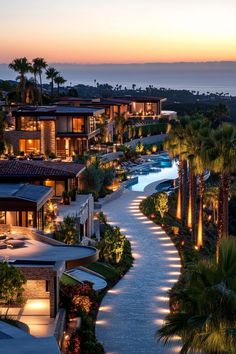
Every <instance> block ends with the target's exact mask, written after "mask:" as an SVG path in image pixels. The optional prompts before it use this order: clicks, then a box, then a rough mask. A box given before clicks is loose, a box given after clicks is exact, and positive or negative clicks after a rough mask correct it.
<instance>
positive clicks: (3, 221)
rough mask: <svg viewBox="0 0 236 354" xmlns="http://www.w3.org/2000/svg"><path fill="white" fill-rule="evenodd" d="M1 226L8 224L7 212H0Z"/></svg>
mask: <svg viewBox="0 0 236 354" xmlns="http://www.w3.org/2000/svg"><path fill="white" fill-rule="evenodd" d="M0 224H6V212H5V211H0Z"/></svg>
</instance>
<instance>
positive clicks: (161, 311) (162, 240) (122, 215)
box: [96, 190, 180, 354]
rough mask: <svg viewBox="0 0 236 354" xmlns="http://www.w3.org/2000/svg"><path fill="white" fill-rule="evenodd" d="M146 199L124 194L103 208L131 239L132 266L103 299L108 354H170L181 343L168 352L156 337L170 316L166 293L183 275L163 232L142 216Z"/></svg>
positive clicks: (100, 326)
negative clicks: (140, 207)
mask: <svg viewBox="0 0 236 354" xmlns="http://www.w3.org/2000/svg"><path fill="white" fill-rule="evenodd" d="M143 198H145V194H143V193H140V192H133V191H129V190H125V192H124V193H123V195H122V196H121V197H120V198H119V199H117V200H114V201H112V202H110V203H109V204H107V205H106V206H105V207H104V213H105V214H106V215H107V216H108V221H109V222H110V223H113V224H114V225H118V226H120V228H121V231H122V232H123V233H124V234H126V235H127V237H128V238H129V240H130V242H131V244H132V250H133V256H134V258H135V262H134V266H133V268H131V270H130V271H129V272H128V273H127V274H126V275H125V276H124V278H123V279H122V280H121V281H120V282H119V283H118V284H117V285H116V286H115V287H114V288H113V289H111V290H110V291H109V292H108V294H107V295H106V296H105V298H104V299H103V302H102V304H101V308H100V311H99V313H98V319H97V326H96V334H97V338H98V340H99V341H101V342H102V343H103V345H104V347H105V350H106V353H109V354H170V353H178V352H179V350H180V347H179V343H178V341H174V342H173V343H171V345H170V346H168V347H164V346H163V345H162V343H160V342H158V343H157V342H156V340H155V333H156V331H157V329H158V328H160V326H161V324H162V323H163V319H164V317H165V316H166V314H167V313H168V312H169V306H168V298H167V295H166V292H167V290H168V289H170V288H171V287H172V286H173V284H174V283H175V282H176V281H177V279H178V276H179V272H180V260H179V256H178V253H177V251H176V249H175V247H174V245H173V244H172V242H171V241H170V239H169V237H168V236H167V235H166V234H165V232H163V231H162V229H161V228H160V227H159V226H157V225H155V224H154V223H153V222H151V221H149V220H148V219H147V218H146V217H145V216H143V214H142V213H140V211H139V203H140V201H141V200H142V199H143Z"/></svg>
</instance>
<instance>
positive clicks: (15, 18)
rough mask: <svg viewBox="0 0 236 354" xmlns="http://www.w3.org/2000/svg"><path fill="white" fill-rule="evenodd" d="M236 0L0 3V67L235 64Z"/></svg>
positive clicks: (3, 1) (2, 1) (95, 0)
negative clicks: (19, 61) (31, 62)
mask: <svg viewBox="0 0 236 354" xmlns="http://www.w3.org/2000/svg"><path fill="white" fill-rule="evenodd" d="M235 10H236V3H235V1H234V0H225V1H224V2H223V1H221V0H214V1H213V0H199V1H195V2H194V1H187V0H165V1H159V0H146V1H141V0H129V1H127V0H126V1H125V0H119V1H114V0H110V1H108V0H99V1H98V0H87V1H86V2H84V1H82V0H67V1H66V0H57V1H55V0H51V1H46V0H41V1H40V3H35V2H32V1H31V0H21V1H19V0H11V1H6V0H1V15H0V20H1V21H0V23H1V31H0V43H1V52H0V62H2V63H3V62H5V63H8V62H10V61H11V60H12V59H13V58H15V57H21V56H27V57H28V58H29V59H32V58H34V57H37V56H41V57H44V58H45V59H46V60H47V61H48V62H63V63H70V62H73V63H91V64H92V63H142V62H175V61H220V60H236V45H235V38H236V27H235V25H234V23H235V19H234V17H235Z"/></svg>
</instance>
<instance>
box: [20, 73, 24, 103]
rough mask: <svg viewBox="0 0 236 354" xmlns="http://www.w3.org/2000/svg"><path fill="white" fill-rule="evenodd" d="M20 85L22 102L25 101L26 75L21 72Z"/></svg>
mask: <svg viewBox="0 0 236 354" xmlns="http://www.w3.org/2000/svg"><path fill="white" fill-rule="evenodd" d="M20 85H21V102H22V103H25V77H24V75H23V74H20Z"/></svg>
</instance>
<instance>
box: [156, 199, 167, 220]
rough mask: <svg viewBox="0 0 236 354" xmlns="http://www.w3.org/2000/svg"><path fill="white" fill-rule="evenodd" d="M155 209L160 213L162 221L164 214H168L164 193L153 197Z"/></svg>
mask: <svg viewBox="0 0 236 354" xmlns="http://www.w3.org/2000/svg"><path fill="white" fill-rule="evenodd" d="M155 209H156V211H157V212H159V213H160V215H161V218H162V220H163V218H164V215H165V213H167V212H168V195H167V194H166V193H165V192H160V193H157V194H156V195H155Z"/></svg>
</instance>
